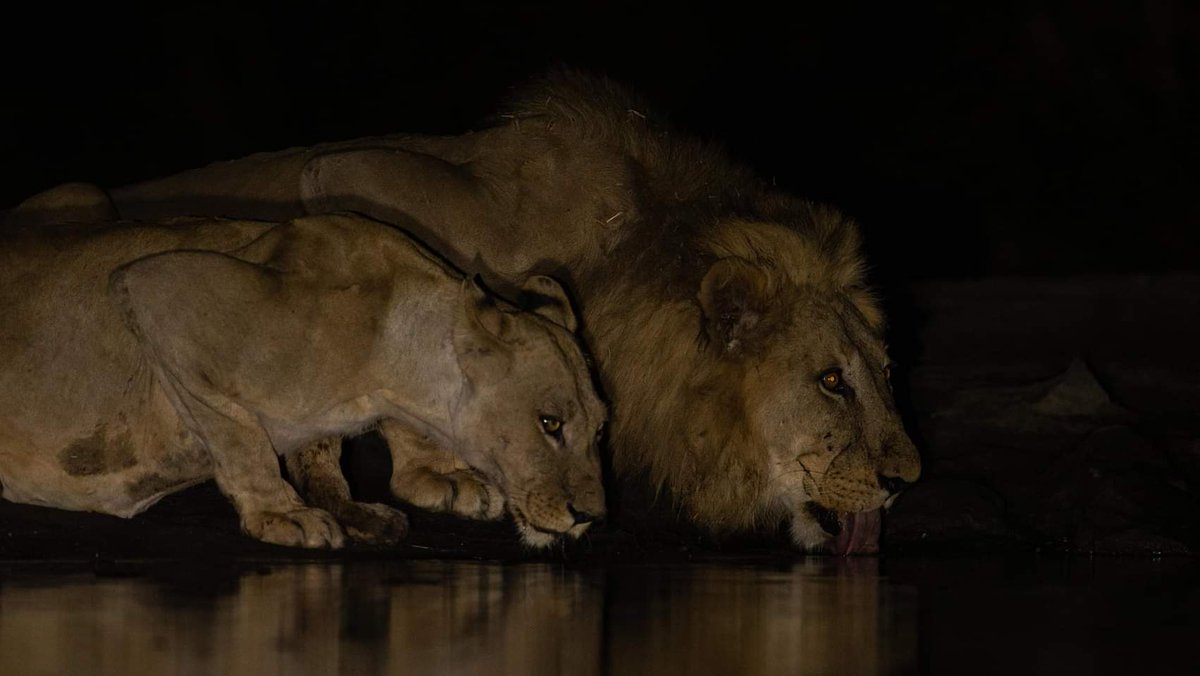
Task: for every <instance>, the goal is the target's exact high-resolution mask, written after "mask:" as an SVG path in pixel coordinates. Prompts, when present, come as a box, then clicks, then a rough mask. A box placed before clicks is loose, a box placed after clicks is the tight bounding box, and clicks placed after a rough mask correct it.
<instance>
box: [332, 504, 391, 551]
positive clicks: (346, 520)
mask: <svg viewBox="0 0 1200 676" xmlns="http://www.w3.org/2000/svg"><path fill="white" fill-rule="evenodd" d="M337 518H338V521H339V522H340V523H341V524H342V526H344V527H345V528H346V534H347V535H349V536H350V538H351V539H353V540H356V541H358V542H365V543H367V544H372V545H394V544H397V543H399V542H400V541H401V540H403V539H404V538H405V537H406V536H407V535H408V517H407V516H406V515H405V514H404V512H401V511H400V510H398V509H393V508H391V507H388V506H387V505H380V504H378V503H368V502H350V503H346V504H345V505H343V506H342V507H340V508H339V509H338V514H337Z"/></svg>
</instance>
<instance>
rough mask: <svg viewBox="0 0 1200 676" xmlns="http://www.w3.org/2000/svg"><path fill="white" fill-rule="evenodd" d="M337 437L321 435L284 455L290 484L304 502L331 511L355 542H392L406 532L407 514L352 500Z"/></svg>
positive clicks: (339, 440)
mask: <svg viewBox="0 0 1200 676" xmlns="http://www.w3.org/2000/svg"><path fill="white" fill-rule="evenodd" d="M341 456H342V443H341V439H339V438H337V437H331V438H328V439H322V440H320V441H318V442H316V443H314V444H312V445H311V446H309V447H308V448H304V449H301V450H300V451H297V452H295V453H292V454H289V455H287V456H285V461H286V462H287V469H288V475H289V476H290V477H291V480H292V485H294V486H295V487H296V490H298V491H300V494H301V495H303V496H304V499H305V501H306V502H308V504H310V505H312V506H314V507H320V508H321V509H324V510H326V511H328V512H329V513H330V514H333V516H334V518H335V519H337V520H338V523H340V524H342V527H343V528H345V529H346V534H347V535H349V536H350V537H351V538H353V539H354V540H357V541H359V542H366V543H370V544H378V545H392V544H396V543H398V542H400V541H401V540H403V539H404V536H406V535H407V534H408V517H407V516H405V515H404V512H401V511H400V510H398V509H393V508H391V507H388V506H387V505H381V504H377V503H368V502H355V501H354V499H353V498H352V497H351V496H350V485H349V484H347V483H346V479H345V477H344V476H343V475H342V466H341V462H340V459H341Z"/></svg>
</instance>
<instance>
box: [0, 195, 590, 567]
mask: <svg viewBox="0 0 1200 676" xmlns="http://www.w3.org/2000/svg"><path fill="white" fill-rule="evenodd" d="M24 223H25V224H26V226H27V227H19V228H18V227H10V228H8V229H6V230H5V231H4V232H3V233H0V308H2V311H3V313H4V316H5V319H6V321H5V322H4V323H3V325H0V366H2V368H0V485H2V487H3V497H5V498H6V499H9V500H13V501H17V502H25V503H31V504H39V505H46V506H51V507H60V508H65V509H76V510H92V511H99V512H105V513H109V514H115V515H118V516H126V517H127V516H131V515H133V514H136V513H138V512H140V511H142V510H144V509H146V508H147V507H148V506H150V505H151V504H153V503H154V502H156V501H157V500H158V499H160V498H161V497H163V496H164V495H166V494H169V493H171V492H174V491H176V490H179V489H181V488H183V487H185V486H188V485H191V484H194V483H196V482H199V481H202V480H205V479H207V478H210V477H211V478H215V479H216V481H217V484H218V486H219V487H220V488H221V490H222V491H223V492H224V493H225V494H226V495H227V496H228V497H229V498H230V500H231V501H232V502H233V504H234V506H235V508H236V509H237V511H238V513H239V514H240V516H241V520H242V528H243V530H244V531H245V532H246V533H248V534H250V535H252V536H254V537H257V538H259V539H262V540H265V541H268V542H274V543H277V544H285V545H293V546H308V547H321V546H330V547H337V546H340V545H341V544H342V540H343V536H342V531H341V529H340V528H339V526H338V524H337V523H335V521H334V520H333V519H332V518H331V517H330V515H329V514H328V513H327V512H325V511H323V510H320V509H315V508H313V507H311V506H308V505H305V504H304V503H303V502H302V501H301V500H300V498H299V497H298V496H297V494H296V493H295V491H293V490H292V488H291V487H289V486H288V485H287V484H286V483H285V482H284V481H283V479H282V477H281V476H280V473H279V467H278V461H277V458H276V455H277V454H284V455H291V454H293V453H296V452H298V451H300V450H301V449H304V448H305V447H307V446H309V445H310V444H314V442H316V443H317V445H318V446H320V445H321V441H320V440H323V439H328V438H330V437H334V438H336V437H338V436H340V435H343V434H353V433H357V432H360V431H362V430H363V429H365V428H367V427H369V426H372V425H374V424H375V423H376V422H377V421H380V420H386V421H387V423H386V424H387V425H388V426H389V427H390V428H392V429H393V430H404V431H406V432H407V433H408V434H409V435H410V436H413V437H416V436H419V437H421V438H424V439H427V440H431V441H430V442H429V443H430V444H431V446H433V447H436V449H437V450H438V452H440V453H442V454H445V455H446V456H448V457H453V458H457V459H458V460H459V461H461V462H462V463H465V465H466V466H468V467H470V468H471V469H472V470H473V471H475V472H477V473H478V476H479V477H481V478H484V479H485V480H486V481H487V482H488V483H489V484H490V485H492V486H494V487H495V490H497V491H498V492H499V494H501V495H502V496H503V497H504V499H505V500H507V504H508V507H509V508H510V509H511V510H512V511H513V513H514V515H515V516H516V517H517V522H518V526H519V527H520V529H521V532H522V535H523V537H524V539H525V540H526V542H528V543H530V544H532V545H545V544H548V543H550V542H552V541H553V540H554V538H555V537H556V536H558V535H564V534H569V535H572V536H578V535H579V534H580V533H581V532H582V531H583V530H584V529H585V528H586V527H587V524H586V523H580V520H579V518H578V516H577V515H578V514H580V513H586V514H590V515H592V516H593V517H599V516H602V515H603V512H604V502H603V493H602V489H601V486H600V479H599V476H600V467H599V458H598V455H597V448H596V438H595V429H596V428H597V427H598V426H599V425H601V424H602V423H603V421H604V418H605V410H604V407H603V405H602V404H601V403H600V401H599V399H598V398H597V396H596V394H595V392H594V391H593V389H592V386H591V380H590V375H589V373H588V370H587V366H586V363H585V361H584V357H583V354H582V353H581V351H580V349H579V346H578V344H577V343H576V341H575V339H574V337H573V335H572V334H571V333H570V331H569V330H568V329H567V328H566V327H565V326H562V325H560V324H558V323H555V322H556V321H559V322H562V323H564V324H566V325H569V326H573V318H572V319H571V321H566V320H565V317H567V316H568V315H569V312H570V310H569V308H561V307H559V308H554V309H547V311H546V312H545V313H544V315H543V314H538V313H531V312H522V311H518V310H517V309H516V308H514V307H512V306H511V305H508V304H507V303H504V302H503V301H500V300H498V299H496V298H495V297H492V296H490V295H488V294H487V293H486V292H484V291H483V290H482V289H481V288H480V287H478V286H477V284H476V283H474V282H473V281H470V280H466V281H464V280H463V279H462V278H461V277H460V276H459V275H458V274H457V273H456V272H454V271H453V270H452V269H451V268H450V267H448V266H447V265H445V264H444V263H442V262H441V261H440V260H439V259H437V258H436V257H435V256H433V255H432V254H430V253H429V252H427V251H426V250H424V249H422V248H421V247H420V246H418V245H417V244H415V243H414V242H413V241H412V240H410V239H409V238H407V237H404V236H403V235H402V234H400V233H399V232H397V231H396V230H395V229H393V228H389V227H386V226H383V225H381V224H378V223H374V222H372V221H369V220H367V219H363V218H360V217H350V216H319V217H312V218H307V219H299V220H296V221H294V222H291V223H286V224H281V225H277V224H271V223H254V222H244V221H242V222H238V221H220V220H214V219H183V220H176V221H172V222H166V223H160V224H148V223H142V224H132V223H125V224H108V225H105V224H79V225H69V226H68V225H54V224H45V223H37V222H36V219H31V220H27V221H24ZM530 285H531V287H533V288H537V289H541V290H547V289H552V288H554V287H556V286H557V285H556V284H555V283H554V282H552V281H551V280H548V279H544V278H536V279H533V280H530ZM547 413H550V414H553V415H556V416H558V417H559V418H561V419H562V420H563V421H564V422H563V435H562V438H560V439H556V438H552V437H551V436H549V435H547V434H545V433H544V431H543V430H542V428H541V426H540V423H539V416H542V415H545V414H547ZM389 437H390V438H391V441H392V442H393V444H396V447H395V448H394V449H393V450H394V452H396V453H397V454H398V457H404V454H405V453H406V451H407V450H408V449H406V448H404V447H403V441H404V439H403V438H402V437H401V435H400V434H399V433H395V434H390V435H389ZM324 447H325V448H326V449H328V448H329V447H330V444H329V443H328V442H324ZM297 467H299V465H297ZM332 467H336V464H334V465H333V466H332ZM331 471H333V470H331V467H330V465H329V463H328V462H326V463H325V464H324V466H323V469H314V468H309V469H308V470H307V473H306V474H305V479H306V480H307V481H308V485H307V486H306V488H307V489H309V490H312V489H314V486H315V484H314V483H313V481H312V480H313V479H321V478H328V475H329V473H330V472H331ZM322 473H323V474H322ZM341 486H343V487H344V481H343V482H342V484H341ZM339 488H340V487H339V486H333V487H332V488H331V487H330V486H328V485H325V486H322V487H318V489H319V490H324V491H331V490H332V491H333V492H336V491H337V490H338V489H339ZM381 509H382V510H386V508H382V507H381V506H369V505H368V506H358V507H357V512H358V515H359V516H362V515H363V514H366V515H367V516H368V517H373V518H374V520H375V521H374V523H375V524H376V525H374V526H371V528H381V529H387V528H395V527H396V526H398V525H399V526H403V523H402V522H398V521H397V518H399V517H396V516H395V514H393V513H390V512H387V511H380V510H381ZM340 516H342V514H339V517H340ZM367 522H370V519H367ZM362 523H364V521H363V520H362V519H359V520H357V521H356V522H355V524H354V525H360V524H362ZM366 535H367V536H368V538H371V537H372V536H376V535H378V533H367V534H366Z"/></svg>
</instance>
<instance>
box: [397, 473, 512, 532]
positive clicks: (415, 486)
mask: <svg viewBox="0 0 1200 676" xmlns="http://www.w3.org/2000/svg"><path fill="white" fill-rule="evenodd" d="M392 492H393V493H394V494H395V495H396V497H398V498H400V499H402V500H405V501H407V502H410V503H412V504H414V505H416V506H417V507H420V508H422V509H428V510H430V511H433V512H451V513H453V514H458V515H459V516H465V517H467V518H468V519H480V520H484V521H494V520H496V519H499V518H500V517H501V516H503V515H504V496H503V495H501V494H500V490H499V489H497V488H496V487H495V486H493V485H491V484H489V483H488V482H487V481H486V480H484V478H483V477H482V476H480V475H479V474H477V473H475V472H472V471H470V470H455V471H453V472H450V473H448V474H441V473H438V472H435V471H433V470H431V469H429V468H426V467H420V468H416V469H411V470H408V471H406V472H403V473H401V474H399V475H398V476H396V477H393V479H392Z"/></svg>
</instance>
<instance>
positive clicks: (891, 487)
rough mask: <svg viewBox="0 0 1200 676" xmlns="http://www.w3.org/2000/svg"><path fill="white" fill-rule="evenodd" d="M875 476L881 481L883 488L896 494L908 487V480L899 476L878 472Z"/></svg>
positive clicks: (880, 484)
mask: <svg viewBox="0 0 1200 676" xmlns="http://www.w3.org/2000/svg"><path fill="white" fill-rule="evenodd" d="M875 478H876V479H877V480H878V481H879V487H880V488H882V489H883V490H885V491H887V492H888V493H891V494H892V495H895V494H897V493H899V492H900V491H902V490H904V489H905V488H907V487H908V482H907V481H905V480H904V479H901V478H900V477H898V476H884V475H882V474H876V475H875Z"/></svg>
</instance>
